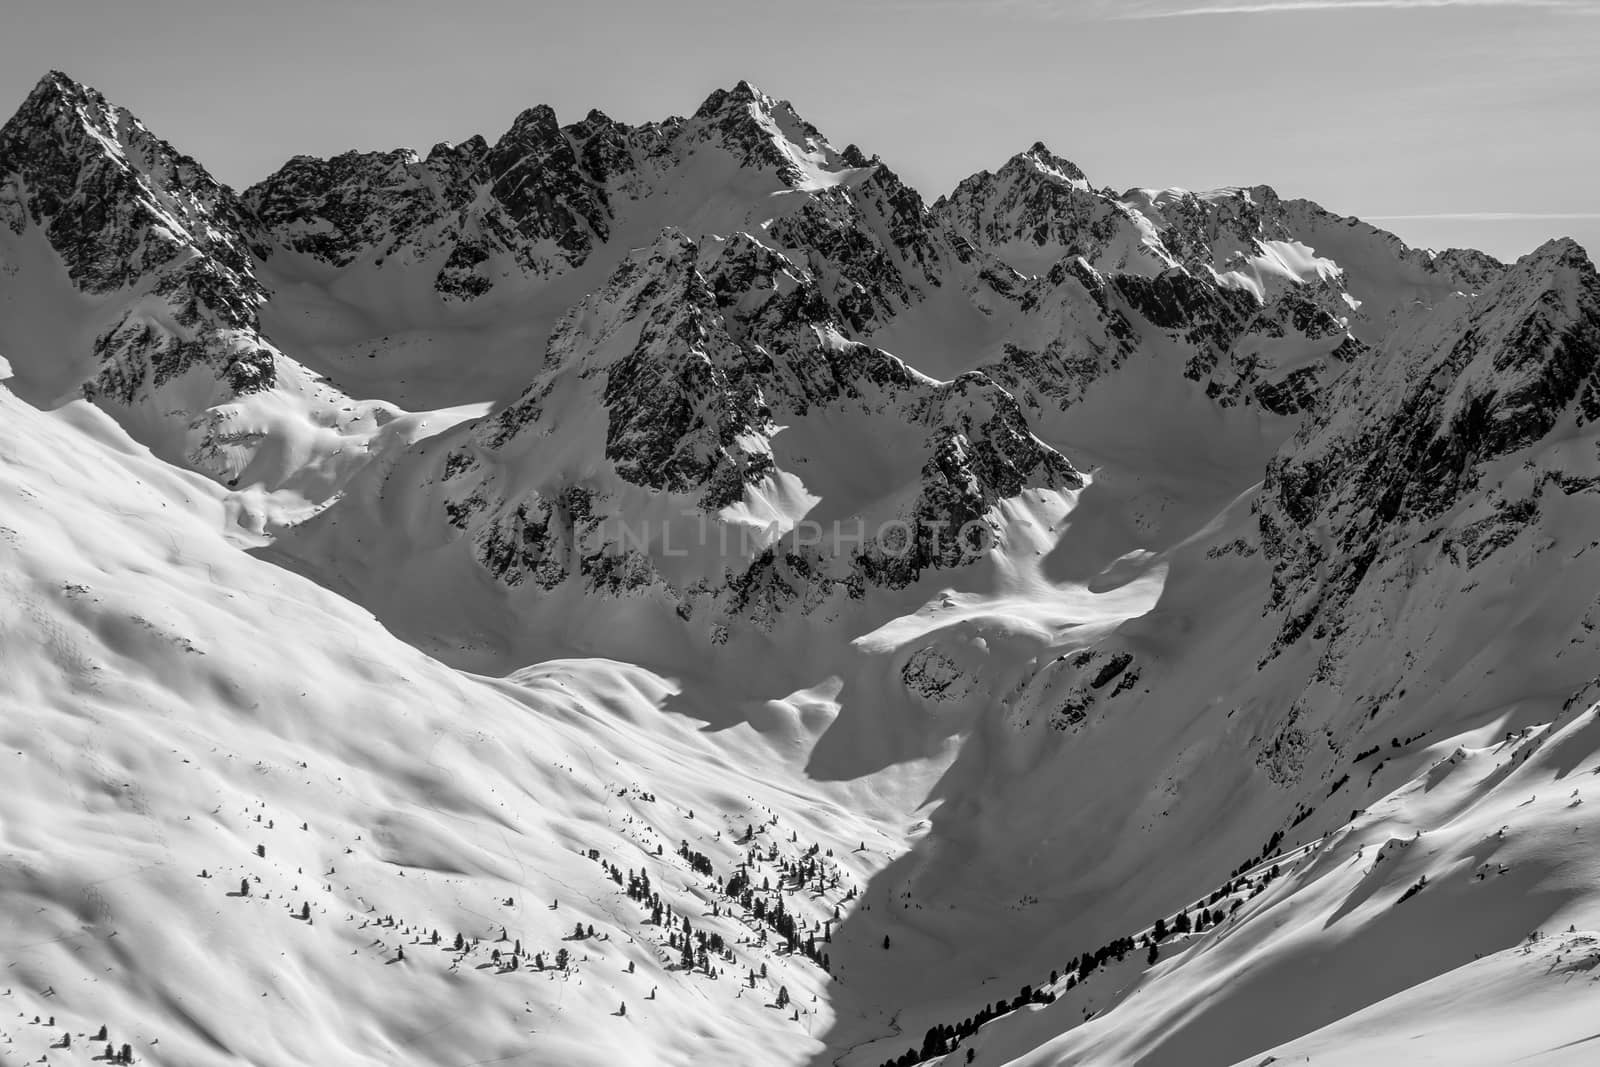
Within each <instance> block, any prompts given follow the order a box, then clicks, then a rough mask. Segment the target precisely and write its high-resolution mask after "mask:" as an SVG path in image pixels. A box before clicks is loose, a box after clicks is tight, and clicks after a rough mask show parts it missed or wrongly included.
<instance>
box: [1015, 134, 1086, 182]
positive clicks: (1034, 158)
mask: <svg viewBox="0 0 1600 1067" xmlns="http://www.w3.org/2000/svg"><path fill="white" fill-rule="evenodd" d="M1013 165H1015V166H1017V167H1025V168H1028V169H1030V170H1034V171H1037V172H1038V173H1040V174H1043V175H1045V176H1047V177H1052V178H1056V179H1059V180H1061V181H1066V182H1082V183H1083V184H1084V185H1085V186H1087V185H1088V183H1089V178H1088V176H1087V175H1086V174H1084V173H1083V170H1082V168H1080V167H1079V166H1078V165H1077V164H1076V163H1074V162H1072V161H1071V160H1069V159H1063V158H1062V157H1061V156H1058V155H1056V154H1055V153H1054V152H1052V151H1050V149H1049V148H1048V147H1046V146H1045V143H1044V142H1043V141H1035V142H1033V144H1032V145H1030V146H1029V147H1028V150H1027V151H1026V152H1019V153H1017V154H1016V155H1014V156H1012V157H1011V159H1010V160H1009V161H1007V167H1010V166H1013ZM1002 169H1005V168H1002Z"/></svg>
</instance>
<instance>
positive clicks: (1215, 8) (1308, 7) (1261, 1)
mask: <svg viewBox="0 0 1600 1067" xmlns="http://www.w3.org/2000/svg"><path fill="white" fill-rule="evenodd" d="M1450 7H1453V8H1502V9H1506V8H1509V9H1520V10H1526V11H1532V10H1539V11H1551V12H1558V13H1566V14H1573V15H1594V14H1600V0H1212V2H1201V3H1182V2H1180V3H1178V4H1176V5H1174V4H1139V5H1137V6H1133V7H1129V8H1124V9H1123V10H1121V11H1119V12H1118V13H1117V14H1115V15H1113V16H1112V17H1113V18H1116V19H1178V18H1198V17H1201V16H1204V15H1292V14H1302V13H1306V12H1313V11H1420V10H1429V9H1438V8H1450Z"/></svg>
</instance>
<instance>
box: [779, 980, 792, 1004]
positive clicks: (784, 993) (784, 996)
mask: <svg viewBox="0 0 1600 1067" xmlns="http://www.w3.org/2000/svg"><path fill="white" fill-rule="evenodd" d="M788 1006H789V987H788V986H786V985H782V986H779V987H778V1007H780V1008H787V1007H788Z"/></svg>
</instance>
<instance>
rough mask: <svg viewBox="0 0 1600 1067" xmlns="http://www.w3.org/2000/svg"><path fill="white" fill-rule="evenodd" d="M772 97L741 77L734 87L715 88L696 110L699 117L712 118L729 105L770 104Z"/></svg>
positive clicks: (695, 115)
mask: <svg viewBox="0 0 1600 1067" xmlns="http://www.w3.org/2000/svg"><path fill="white" fill-rule="evenodd" d="M771 103H772V98H771V97H769V96H768V95H767V94H766V93H764V92H762V91H761V90H760V89H758V88H756V87H755V86H754V85H752V84H750V82H748V81H746V80H745V79H743V78H740V79H739V80H738V82H736V83H735V84H734V86H733V88H732V89H713V90H712V91H711V95H710V96H708V97H706V99H705V103H703V104H701V105H700V107H699V108H697V109H696V110H695V113H694V117H695V118H697V119H705V118H711V117H712V116H713V115H716V114H718V113H720V112H722V111H724V110H726V109H727V108H729V107H738V106H740V105H744V104H760V105H763V106H770V105H771Z"/></svg>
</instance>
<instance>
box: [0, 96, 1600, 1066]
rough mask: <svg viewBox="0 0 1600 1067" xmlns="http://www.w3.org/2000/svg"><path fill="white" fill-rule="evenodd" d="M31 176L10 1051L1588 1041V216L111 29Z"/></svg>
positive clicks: (444, 1054) (958, 1050) (8, 818)
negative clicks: (280, 93) (282, 156)
mask: <svg viewBox="0 0 1600 1067" xmlns="http://www.w3.org/2000/svg"><path fill="white" fill-rule="evenodd" d="M0 224H3V225H0V356H3V357H4V360H3V361H0V378H3V379H4V380H3V381H0V457H3V462H0V486H3V490H0V499H4V500H5V501H6V502H7V506H6V508H5V510H4V511H3V512H0V588H3V590H4V591H5V595H4V597H3V598H0V612H3V613H0V659H3V662H4V664H5V672H4V678H5V681H4V683H3V684H0V702H3V706H4V714H3V717H0V724H3V727H4V730H5V734H6V743H5V745H4V746H0V758H3V759H6V760H8V761H10V763H11V764H13V766H12V767H11V769H10V771H8V772H7V773H6V774H4V775H3V778H4V780H5V781H6V782H7V783H8V784H7V786H6V788H5V789H4V790H0V900H3V901H4V902H5V903H4V905H3V906H0V913H3V915H4V919H5V922H6V924H7V925H6V928H7V930H8V934H7V936H6V938H5V939H4V940H5V944H6V953H7V957H8V958H7V960H6V963H7V966H8V970H7V974H8V975H9V976H10V977H8V978H7V979H5V980H4V983H0V984H6V985H7V986H8V988H7V990H6V994H5V995H6V997H7V999H9V1000H11V1001H13V1002H14V1005H15V1009H16V1010H15V1012H14V1013H13V1012H7V1013H4V1014H5V1018H6V1021H5V1022H4V1023H0V1049H4V1050H5V1052H4V1056H3V1057H0V1058H5V1059H6V1060H7V1062H10V1061H11V1060H13V1059H15V1060H16V1061H17V1062H38V1061H39V1060H40V1057H43V1062H62V1063H64V1062H68V1061H70V1060H73V1059H86V1058H89V1057H90V1056H92V1055H95V1054H104V1049H103V1047H102V1046H103V1045H104V1044H107V1043H109V1044H111V1045H112V1046H113V1053H115V1051H116V1049H118V1048H120V1046H121V1044H122V1043H123V1042H124V1041H126V1042H128V1043H129V1045H130V1049H131V1051H132V1053H133V1055H134V1057H135V1058H136V1059H137V1060H138V1061H139V1062H149V1063H163V1064H179V1065H188V1064H210V1063H217V1064H222V1063H238V1062H249V1063H259V1064H298V1063H306V1062H331V1063H341V1064H343V1063H350V1064H359V1063H365V1062H369V1061H370V1062H380V1061H381V1062H385V1063H394V1062H406V1063H417V1064H437V1063H455V1062H460V1063H469V1062H485V1061H492V1060H506V1059H516V1058H519V1057H520V1058H522V1059H524V1060H525V1061H527V1062H535V1063H550V1064H556V1063H560V1064H577V1063H639V1064H663V1063H679V1062H684V1063H687V1062H691V1061H693V1062H696V1063H707V1062H711V1063H727V1064H745V1063H762V1064H767V1063H771V1064H785V1063H792V1064H819V1065H820V1064H824V1063H834V1064H842V1065H846V1067H856V1065H873V1064H879V1063H883V1062H886V1061H887V1062H895V1063H901V1064H909V1063H913V1062H939V1061H940V1059H941V1057H943V1060H944V1062H947V1063H951V1064H954V1063H958V1062H975V1063H980V1064H985V1065H994V1064H1004V1063H1028V1064H1057V1063H1061V1064H1076V1063H1096V1064H1098V1063H1118V1064H1120V1063H1149V1064H1162V1063H1173V1064H1180V1063H1182V1064H1192V1063H1203V1064H1209V1063H1218V1064H1223V1063H1233V1062H1251V1063H1260V1062H1270V1058H1271V1057H1277V1058H1279V1059H1289V1058H1292V1057H1294V1056H1306V1055H1312V1056H1314V1057H1315V1058H1316V1059H1317V1061H1318V1062H1322V1061H1324V1060H1329V1061H1333V1062H1342V1061H1344V1060H1349V1061H1351V1062H1355V1061H1357V1060H1358V1059H1359V1060H1362V1061H1364V1062H1371V1061H1373V1060H1374V1059H1376V1060H1377V1061H1379V1062H1395V1061H1398V1059H1399V1058H1401V1057H1402V1056H1410V1055H1415V1054H1417V1053H1418V1045H1417V1043H1416V1041H1415V1040H1414V1039H1415V1035H1416V1034H1417V1033H1419V1032H1421V1033H1424V1034H1426V1035H1429V1040H1428V1042H1427V1046H1428V1047H1427V1049H1426V1050H1425V1052H1424V1053H1423V1054H1424V1055H1426V1056H1433V1057H1435V1058H1437V1059H1439V1060H1441V1061H1443V1062H1453V1063H1458V1062H1459V1063H1464V1062H1484V1063H1499V1062H1506V1061H1507V1060H1509V1059H1514V1058H1516V1057H1519V1056H1521V1057H1526V1058H1530V1059H1533V1060H1535V1061H1539V1059H1540V1057H1542V1058H1543V1059H1542V1062H1550V1063H1558V1062H1581V1061H1582V1056H1583V1052H1582V1051H1581V1049H1582V1046H1581V1045H1580V1044H1578V1042H1580V1041H1581V1039H1583V1038H1585V1037H1587V1036H1588V1034H1587V1030H1586V1023H1585V1019H1586V1015H1585V1014H1584V1013H1585V1010H1586V1002H1585V1001H1584V1000H1583V998H1584V997H1585V996H1587V994H1586V993H1583V992H1582V989H1583V988H1584V987H1585V983H1586V982H1587V981H1588V980H1589V971H1590V970H1591V969H1592V968H1593V967H1594V966H1595V963H1596V961H1597V960H1600V947H1597V946H1600V940H1597V939H1600V935H1597V934H1596V933H1594V932H1593V931H1595V930H1596V929H1600V912H1597V909H1600V895H1597V894H1596V893H1595V891H1594V889H1593V886H1594V885H1595V884H1596V883H1595V878H1594V867H1595V865H1596V863H1597V862H1600V845H1597V843H1596V842H1595V839H1594V831H1595V829H1596V828H1595V827H1593V826H1591V822H1590V820H1588V819H1587V816H1585V815H1583V812H1584V811H1585V810H1586V808H1585V807H1584V806H1581V804H1582V801H1583V799H1584V798H1583V796H1582V789H1583V785H1584V780H1586V779H1587V777H1589V774H1588V772H1589V771H1597V772H1600V734H1597V733H1596V729H1597V727H1596V726H1595V725H1594V724H1595V722H1596V718H1597V715H1600V710H1597V709H1600V705H1597V703H1596V701H1600V639H1597V638H1596V637H1595V636H1594V633H1595V624H1596V620H1595V617H1594V616H1595V605H1594V600H1593V596H1592V592H1591V590H1592V589H1593V588H1594V587H1595V580H1596V579H1600V574H1596V575H1594V576H1590V575H1588V570H1589V569H1591V568H1592V567H1593V566H1596V564H1594V563H1593V562H1592V561H1593V560H1595V559H1600V557H1597V556H1596V555H1595V554H1594V553H1593V552H1592V549H1593V548H1594V546H1595V542H1594V541H1593V540H1592V538H1591V537H1590V536H1589V535H1588V532H1587V531H1588V530H1589V529H1590V528H1591V527H1592V526H1593V521H1594V519H1595V517H1596V516H1592V515H1591V514H1590V512H1591V511H1592V510H1593V509H1591V508H1590V498H1591V490H1592V489H1593V488H1594V487H1595V486H1596V485H1600V451H1597V439H1596V434H1595V429H1594V426H1593V420H1594V418H1595V415H1596V412H1597V410H1600V277H1597V275H1596V272H1595V268H1594V265H1593V264H1592V263H1591V262H1590V260H1589V259H1588V257H1587V256H1586V255H1585V253H1584V252H1583V250H1582V249H1580V248H1579V247H1578V246H1577V245H1576V244H1574V243H1572V242H1571V241H1553V242H1550V243H1548V244H1546V245H1544V246H1542V247H1540V248H1539V249H1537V250H1535V251H1533V252H1532V253H1530V254H1529V255H1527V256H1524V257H1523V258H1521V259H1520V260H1518V261H1517V262H1516V263H1513V264H1502V263H1499V262H1497V261H1495V260H1493V259H1492V258H1490V257H1488V256H1485V255H1483V254H1481V253H1477V252H1472V251H1466V250H1450V251H1446V252H1442V253H1433V252H1428V251H1423V250H1416V249H1410V248H1408V247H1406V246H1405V245H1404V244H1403V243H1402V242H1400V241H1399V240H1398V239H1397V238H1395V237H1394V236H1393V235H1390V234H1387V233H1384V232H1383V231H1381V230H1378V229H1376V228H1374V227H1372V226H1369V225H1367V224H1365V223H1363V222H1361V221H1360V220H1357V219H1352V218H1345V217H1341V216H1338V215H1335V214H1333V213H1331V212H1329V211H1327V210H1325V209H1323V208H1322V207H1320V206H1318V205H1316V204H1314V203H1312V202H1310V201H1307V200H1297V199H1286V198H1283V197H1280V196H1279V195H1278V194H1277V193H1276V192H1274V191H1273V190H1272V189H1269V188H1267V187H1265V186H1256V187H1250V188H1237V189H1224V190H1217V191H1212V192H1202V193H1194V192H1189V191H1185V190H1179V189H1164V190H1158V189H1133V190H1128V191H1126V192H1123V193H1117V192H1115V191H1113V190H1110V189H1103V188H1102V189H1097V188H1095V186H1094V185H1093V183H1092V182H1091V181H1090V179H1089V178H1088V176H1087V175H1085V173H1084V172H1083V170H1082V169H1081V168H1079V167H1078V166H1076V165H1075V164H1073V163H1071V162H1070V161H1068V160H1066V159H1063V158H1061V157H1059V156H1056V155H1055V154H1053V153H1052V152H1051V151H1050V150H1049V149H1047V148H1046V147H1045V146H1044V145H1043V144H1035V145H1034V146H1033V147H1031V148H1030V149H1028V150H1027V151H1025V152H1022V153H1020V154H1019V155H1017V156H1015V157H1013V158H1012V159H1011V160H1009V161H1006V162H1005V163H1004V164H1003V165H1001V166H1000V167H999V169H998V170H996V171H993V172H990V171H982V172H980V173H978V174H975V175H974V176H973V177H971V178H968V179H966V180H965V181H963V182H961V183H960V184H959V185H958V187H957V188H956V189H955V190H954V191H952V192H951V193H950V194H949V195H947V196H944V197H941V198H939V199H938V200H936V201H934V202H933V203H932V204H931V205H930V204H929V203H927V202H926V201H925V200H924V199H923V197H922V196H921V195H920V194H919V193H917V192H916V191H915V190H913V189H911V188H909V187H908V186H906V185H905V184H904V183H903V182H902V181H901V180H900V179H899V178H898V177H897V176H896V175H895V174H894V172H893V171H892V170H891V169H890V168H889V166H888V165H887V164H885V163H884V162H883V161H882V160H880V159H878V158H877V157H875V156H870V155H868V154H867V153H866V152H864V151H863V150H862V149H860V148H857V147H856V146H853V145H852V146H847V147H845V148H843V149H837V148H835V147H834V146H833V145H832V144H830V143H829V142H828V141H827V139H826V138H825V137H824V136H823V134H822V133H821V132H820V131H818V130H817V129H816V128H814V127H813V126H811V125H810V124H808V123H807V122H805V120H804V119H802V118H801V117H800V115H799V114H798V113H797V111H796V110H795V109H794V107H792V106H791V105H790V104H788V103H787V102H783V101H779V100H776V99H774V98H772V97H770V96H767V95H766V94H764V93H762V92H761V91H760V90H758V89H756V88H754V87H753V86H751V85H749V84H748V83H745V82H741V83H739V84H738V85H736V86H735V87H733V88H732V89H731V90H718V91H716V92H715V93H713V94H712V95H711V96H710V97H708V98H707V99H706V101H705V102H704V103H703V104H702V105H701V106H700V107H699V108H698V109H697V110H696V111H695V112H694V113H693V114H692V115H690V116H689V117H687V118H681V117H673V118H668V119H664V120H662V121H659V122H652V123H648V124H645V125H642V126H629V125H626V124H623V123H619V122H616V121H614V120H612V119H610V118H608V117H607V116H605V115H603V114H601V113H599V112H590V113H589V115H588V116H586V117H585V118H584V119H583V120H582V121H580V122H576V123H570V124H567V125H562V124H561V123H560V122H559V121H558V119H557V117H556V116H555V114H554V113H553V112H552V111H551V110H550V109H549V108H545V107H535V108H531V109H528V110H526V111H523V112H522V113H521V114H519V115H517V117H516V118H515V120H514V121H513V122H512V125H511V127H510V128H509V129H508V130H507V131H506V132H505V134H504V135H502V136H500V137H498V138H496V139H493V140H491V139H489V138H486V137H482V136H472V137H469V138H467V139H465V140H463V141H461V142H460V143H459V144H450V143H441V144H439V145H437V146H435V147H434V148H433V149H432V150H431V151H430V152H428V153H427V155H426V156H422V155H419V154H418V153H416V152H413V151H410V150H396V151H393V152H384V153H366V154H362V153H347V154H345V155H342V156H337V157H334V158H333V159H326V160H324V159H317V158H312V157H308V156H298V157H295V158H294V159H292V160H290V161H289V162H288V163H287V164H285V166H284V167H283V168H281V169H280V170H279V171H278V172H277V173H275V174H273V175H271V176H269V177H267V178H266V179H264V180H263V181H262V182H260V183H258V184H257V185H255V186H253V187H251V188H250V189H248V190H245V191H244V192H243V193H240V194H236V193H235V192H233V191H232V190H230V189H228V188H226V187H224V186H222V185H220V184H219V183H217V182H216V181H215V180H213V179H212V178H211V177H210V176H209V175H208V174H207V173H206V172H205V170H204V169H203V167H202V166H201V164H200V163H198V162H197V161H195V160H193V159H191V158H189V157H187V156H185V155H183V154H182V153H181V152H180V151H179V150H178V149H177V148H175V147H173V146H172V145H169V144H167V143H166V142H165V141H162V140H161V139H160V138H159V137H157V136H156V135H155V134H154V133H152V132H151V131H149V130H148V129H146V128H145V127H144V126H143V125H142V124H140V123H139V122H138V120H137V119H135V118H134V117H133V116H132V115H130V114H129V113H128V112H126V111H125V110H122V109H119V108H117V107H115V106H114V105H112V104H111V103H109V102H108V101H106V100H105V99H104V98H103V97H102V96H101V95H100V94H98V93H97V92H95V91H94V90H92V89H89V88H87V87H85V86H83V85H80V84H78V83H77V82H75V81H73V80H72V79H71V78H68V77H67V76H65V75H62V74H58V73H52V74H50V75H47V76H46V77H45V78H44V79H43V80H42V81H41V82H40V84H39V86H38V88H37V89H36V90H35V91H34V92H33V93H32V94H31V95H30V96H29V98H28V99H27V100H26V101H25V102H24V104H23V106H22V108H21V110H19V111H18V112H17V114H16V115H15V116H14V117H12V118H11V120H10V121H8V122H7V123H6V124H5V125H4V126H3V127H0ZM1158 916H1159V917H1160V919H1159V922H1157V921H1155V920H1157V917H1158ZM591 930H592V932H591ZM436 931H437V933H438V939H437V940H435V932H436ZM1538 931H1545V932H1547V933H1548V934H1549V935H1550V936H1548V937H1543V936H1536V937H1534V938H1532V939H1530V938H1529V935H1530V933H1535V932H1538ZM1560 931H1566V932H1565V933H1561V932H1560ZM457 934H460V935H461V940H460V942H459V943H458V942H457V940H456V935H457ZM558 953H561V954H562V955H561V956H560V958H559V960H558ZM1023 986H1026V987H1027V988H1026V989H1022V988H1021V987H1023ZM1491 992H1492V995H1491ZM1519 1012H1520V1013H1524V1015H1525V1016H1526V1017H1527V1018H1530V1019H1536V1020H1538V1025H1537V1028H1535V1027H1532V1026H1530V1027H1524V1028H1521V1029H1520V1030H1519V1031H1518V1032H1517V1033H1515V1034H1513V1033H1511V1032H1510V1031H1509V1029H1508V1028H1507V1027H1506V1026H1504V1025H1503V1023H1504V1022H1505V1020H1508V1019H1510V1018H1513V1017H1514V1016H1515V1015H1516V1013H1519ZM51 1020H54V1021H53V1022H52V1021H51ZM1496 1020H1498V1021H1499V1023H1500V1024H1502V1025H1500V1026H1499V1030H1496V1029H1495V1025H1494V1023H1495V1021H1496ZM101 1024H104V1028H105V1031H106V1032H105V1033H104V1034H99V1033H98V1032H97V1029H98V1028H99V1027H100V1026H101ZM1574 1049H1576V1050H1578V1051H1573V1050H1574ZM105 1055H111V1054H105Z"/></svg>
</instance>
